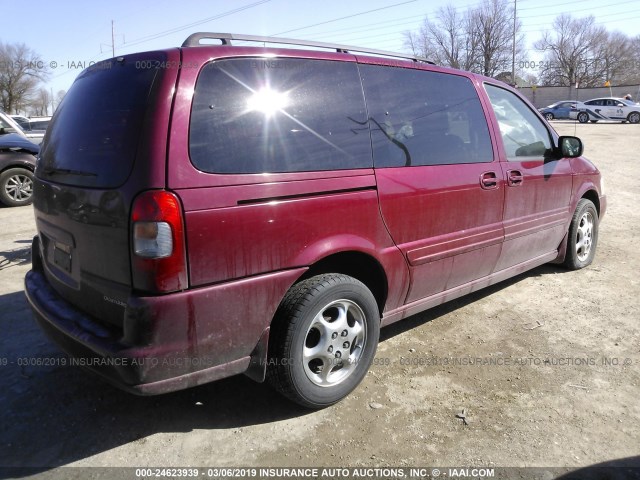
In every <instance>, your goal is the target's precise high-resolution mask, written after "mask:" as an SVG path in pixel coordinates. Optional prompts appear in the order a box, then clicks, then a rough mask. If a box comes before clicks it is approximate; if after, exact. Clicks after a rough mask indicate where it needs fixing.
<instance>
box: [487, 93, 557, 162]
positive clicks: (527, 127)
mask: <svg viewBox="0 0 640 480" xmlns="http://www.w3.org/2000/svg"><path fill="white" fill-rule="evenodd" d="M485 87H486V89H487V94H488V95H489V100H490V101H491V105H492V106H493V111H494V112H495V114H496V118H497V119H498V125H499V126H500V134H501V135H502V142H503V143H504V149H505V152H506V154H507V160H510V161H522V160H527V159H533V158H535V159H542V158H544V157H545V156H546V155H547V154H548V153H550V151H551V137H550V136H549V131H548V130H547V128H546V127H545V126H544V124H543V123H542V121H541V120H540V119H539V118H538V117H537V116H536V115H535V114H534V113H533V112H532V111H531V109H530V108H529V107H528V106H527V104H526V103H524V102H523V101H522V100H521V99H520V98H519V97H518V96H517V95H515V94H514V93H512V92H510V91H508V90H505V89H504V88H500V87H496V86H494V85H490V84H485Z"/></svg>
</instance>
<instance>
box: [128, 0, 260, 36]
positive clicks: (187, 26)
mask: <svg viewBox="0 0 640 480" xmlns="http://www.w3.org/2000/svg"><path fill="white" fill-rule="evenodd" d="M270 1H271V0H260V1H258V2H254V3H250V4H249V5H245V6H243V7H239V8H235V9H233V10H228V11H226V12H223V13H220V14H218V15H214V16H212V17H208V18H203V19H201V20H197V21H195V22H193V23H189V24H187V25H182V26H180V27H176V28H172V29H169V30H165V31H163V32H159V33H155V34H151V35H147V36H146V37H141V38H139V39H137V40H134V41H133V42H130V43H127V44H126V46H128V47H132V46H134V45H139V44H141V43H145V42H148V41H150V40H156V39H158V38H162V37H166V36H167V35H171V34H172V33H177V32H181V31H182V30H187V29H189V28H192V27H195V26H198V25H202V24H203V23H207V22H210V21H212V20H218V19H219V18H223V17H228V16H229V15H233V14H234V13H238V12H242V11H244V10H249V9H250V8H254V7H257V6H259V5H263V4H265V3H268V2H270Z"/></svg>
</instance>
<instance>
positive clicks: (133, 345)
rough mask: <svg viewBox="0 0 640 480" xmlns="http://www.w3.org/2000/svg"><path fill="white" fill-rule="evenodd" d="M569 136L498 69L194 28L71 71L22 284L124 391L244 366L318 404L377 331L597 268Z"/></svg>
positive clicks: (596, 194) (347, 374)
mask: <svg viewBox="0 0 640 480" xmlns="http://www.w3.org/2000/svg"><path fill="white" fill-rule="evenodd" d="M201 40H202V41H204V42H209V43H210V42H211V41H217V42H221V44H220V45H211V44H209V45H205V44H201ZM236 40H240V41H253V42H259V43H260V44H265V45H266V44H282V43H283V41H284V43H292V44H296V47H294V49H292V48H290V49H283V48H268V47H263V46H258V47H252V46H244V45H241V46H236V45H233V44H232V43H233V42H235V41H236ZM305 47H310V48H305ZM319 49H322V50H319ZM355 52H362V54H360V53H357V54H356V53H355ZM180 65H188V66H189V68H180ZM336 85H339V86H340V88H336ZM582 151H583V145H582V142H581V141H580V139H579V138H577V137H572V136H559V135H558V134H557V132H555V130H553V129H552V128H551V127H550V125H549V124H548V122H546V121H545V120H544V118H543V117H542V116H541V115H540V114H539V113H538V111H537V110H536V109H535V108H534V107H533V106H532V105H531V104H530V103H529V102H528V101H527V100H526V99H524V98H523V97H522V96H521V95H520V94H519V92H518V91H516V90H514V89H512V88H510V87H509V86H508V85H506V84H504V83H502V82H500V81H498V80H495V79H492V78H488V77H483V76H480V75H477V74H474V73H470V72H463V71H460V70H454V69H450V68H444V67H439V66H436V65H433V64H431V62H428V61H426V60H425V59H422V58H417V57H414V56H411V55H407V54H401V53H387V52H380V51H377V50H374V51H367V50H366V49H361V48H358V47H346V46H343V45H332V44H321V43H318V42H309V41H304V40H290V39H280V38H268V37H254V36H245V35H235V34H234V35H230V34H216V33H201V34H194V35H192V36H190V37H189V38H188V39H187V40H186V41H185V42H184V44H183V45H182V48H172V49H166V50H159V51H155V52H147V53H139V54H132V55H125V56H121V57H118V58H114V59H110V60H106V61H104V62H100V63H98V64H95V65H94V66H92V67H89V68H88V69H86V70H84V71H83V72H82V73H81V74H80V75H78V77H77V78H76V80H75V82H74V83H73V85H72V86H71V88H70V89H69V92H68V93H67V94H66V96H65V97H64V100H62V103H61V104H60V108H58V109H57V110H56V113H55V115H54V117H53V120H52V122H51V126H50V127H49V131H48V132H47V137H46V139H45V142H44V145H43V147H42V151H41V153H40V157H39V159H38V165H37V168H36V172H35V173H36V175H35V180H34V192H35V193H34V213H35V220H36V226H37V236H36V237H35V238H34V241H33V247H32V270H31V271H29V272H28V273H27V276H26V279H25V287H26V288H25V291H26V295H27V298H28V301H29V302H30V304H31V307H32V309H33V312H34V314H35V318H36V320H37V322H38V323H39V325H40V326H41V327H42V329H43V330H44V331H45V332H46V333H47V334H48V335H49V336H50V338H51V339H53V340H54V341H55V342H57V343H58V344H59V345H60V346H61V347H62V348H63V349H64V350H66V351H67V352H68V353H69V354H70V355H72V356H74V357H76V358H80V359H85V360H86V363H85V365H86V366H87V368H89V369H91V370H93V371H94V372H96V373H97V374H99V375H102V376H103V377H104V378H106V379H107V380H109V381H110V382H112V383H114V384H115V385H118V386H119V387H121V388H124V389H125V390H128V391H130V392H134V393H138V394H148V395H151V394H160V393H166V392H169V391H172V390H179V389H183V388H187V387H192V386H196V385H201V384H203V383H206V382H210V381H214V380H218V379H221V378H224V377H229V376H231V375H235V374H240V373H244V374H246V375H247V376H249V377H250V378H252V379H255V380H257V381H260V382H262V381H264V380H265V379H266V380H267V381H268V382H269V383H270V384H271V385H272V386H273V387H274V388H275V389H276V390H278V391H279V392H281V393H282V394H284V395H285V396H287V397H288V398H290V399H291V400H293V401H295V402H298V403H300V404H301V405H304V406H306V407H312V408H321V407H326V406H328V405H331V404H333V403H335V402H337V401H339V400H340V399H342V398H343V397H345V396H346V395H347V394H349V392H351V391H352V390H353V389H354V388H356V387H357V385H358V384H359V383H360V381H361V380H362V379H363V378H364V377H365V375H366V373H367V370H368V369H369V367H370V365H371V364H372V362H373V359H374V356H375V353H376V348H377V344H378V339H379V330H380V328H381V327H383V326H386V325H389V324H392V323H394V322H397V321H400V320H402V319H404V318H406V317H409V316H411V315H413V314H416V313H418V312H421V311H423V310H426V309H428V308H431V307H433V306H436V305H439V304H442V303H444V302H446V301H448V300H452V299H454V298H457V297H460V296H462V295H464V294H467V293H470V292H474V291H476V290H479V289H481V288H484V287H486V286H489V285H492V284H495V283H497V282H500V281H502V280H505V279H507V278H510V277H513V276H514V275H518V274H521V273H522V272H524V271H526V270H529V269H532V268H535V267H537V266H539V265H542V264H545V263H548V262H555V263H561V264H564V265H565V266H566V267H567V268H569V269H579V268H583V267H585V266H587V265H589V264H590V263H591V262H592V260H593V258H594V255H595V253H596V246H597V240H598V228H599V227H598V226H599V222H600V219H601V218H602V215H604V213H605V211H606V197H605V195H604V193H603V191H602V186H601V179H600V172H599V171H598V169H597V168H596V166H595V165H594V164H593V163H591V162H590V161H589V160H588V159H586V158H584V157H582Z"/></svg>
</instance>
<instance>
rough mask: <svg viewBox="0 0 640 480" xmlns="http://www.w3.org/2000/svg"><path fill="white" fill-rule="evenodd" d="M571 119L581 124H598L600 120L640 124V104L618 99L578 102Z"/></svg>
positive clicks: (608, 98) (595, 99)
mask: <svg viewBox="0 0 640 480" xmlns="http://www.w3.org/2000/svg"><path fill="white" fill-rule="evenodd" d="M571 118H575V119H577V120H578V121H579V122H580V123H587V122H592V123H596V122H598V121H600V120H611V121H617V122H622V123H624V122H629V123H640V104H637V103H634V102H632V101H631V100H625V99H624V98H616V97H603V98H594V99H592V100H587V101H586V102H578V104H577V105H576V109H575V110H574V111H572V112H571Z"/></svg>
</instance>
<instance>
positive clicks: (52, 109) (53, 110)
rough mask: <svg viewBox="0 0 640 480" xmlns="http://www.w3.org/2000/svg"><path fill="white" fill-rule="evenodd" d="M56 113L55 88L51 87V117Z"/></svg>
mask: <svg viewBox="0 0 640 480" xmlns="http://www.w3.org/2000/svg"><path fill="white" fill-rule="evenodd" d="M55 111H56V107H55V104H54V103H53V87H51V115H53V113H54V112H55Z"/></svg>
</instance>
